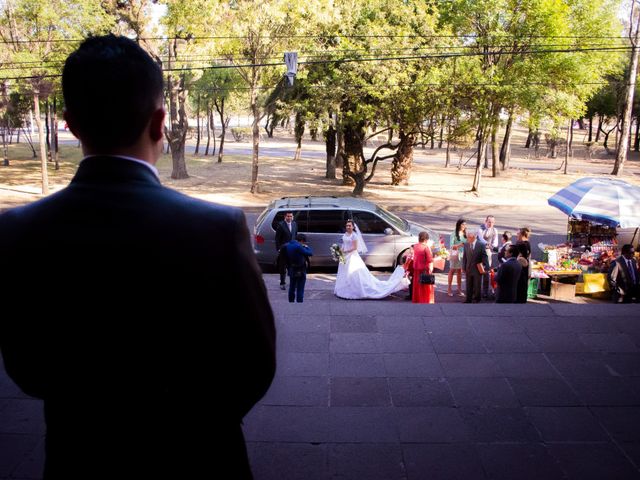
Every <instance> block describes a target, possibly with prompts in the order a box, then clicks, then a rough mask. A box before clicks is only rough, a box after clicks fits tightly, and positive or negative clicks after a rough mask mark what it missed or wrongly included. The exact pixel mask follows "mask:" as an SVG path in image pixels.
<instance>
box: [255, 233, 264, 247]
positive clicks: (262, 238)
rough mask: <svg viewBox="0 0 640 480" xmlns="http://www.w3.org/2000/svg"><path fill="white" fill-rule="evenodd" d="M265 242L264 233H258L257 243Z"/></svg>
mask: <svg viewBox="0 0 640 480" xmlns="http://www.w3.org/2000/svg"><path fill="white" fill-rule="evenodd" d="M263 243H264V237H263V236H262V235H256V244H257V245H262V244H263Z"/></svg>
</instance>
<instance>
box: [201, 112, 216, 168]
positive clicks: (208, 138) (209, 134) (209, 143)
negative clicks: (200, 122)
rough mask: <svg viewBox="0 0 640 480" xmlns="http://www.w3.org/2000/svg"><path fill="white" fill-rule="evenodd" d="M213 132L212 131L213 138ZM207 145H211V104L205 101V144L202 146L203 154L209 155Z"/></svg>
mask: <svg viewBox="0 0 640 480" xmlns="http://www.w3.org/2000/svg"><path fill="white" fill-rule="evenodd" d="M215 134H216V133H215V132H213V135H214V138H215ZM209 145H211V105H209V102H207V146H206V147H204V156H205V157H206V156H207V155H209Z"/></svg>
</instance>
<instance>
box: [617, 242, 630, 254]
mask: <svg viewBox="0 0 640 480" xmlns="http://www.w3.org/2000/svg"><path fill="white" fill-rule="evenodd" d="M632 251H633V245H631V244H630V243H625V244H624V245H623V246H622V250H621V252H620V253H622V255H627V254H629V253H631V252H632Z"/></svg>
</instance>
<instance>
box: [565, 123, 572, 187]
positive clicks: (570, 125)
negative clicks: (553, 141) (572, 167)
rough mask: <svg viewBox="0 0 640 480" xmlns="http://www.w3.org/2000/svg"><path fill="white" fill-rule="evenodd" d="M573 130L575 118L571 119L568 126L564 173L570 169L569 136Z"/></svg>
mask: <svg viewBox="0 0 640 480" xmlns="http://www.w3.org/2000/svg"><path fill="white" fill-rule="evenodd" d="M572 132H573V120H572V119H571V120H569V128H567V138H566V142H567V145H566V147H567V148H565V151H564V174H565V175H566V174H567V171H568V169H569V137H570V135H571V134H572Z"/></svg>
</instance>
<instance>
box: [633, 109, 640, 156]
mask: <svg viewBox="0 0 640 480" xmlns="http://www.w3.org/2000/svg"><path fill="white" fill-rule="evenodd" d="M633 151H634V152H638V151H640V117H636V136H635V140H634V142H633Z"/></svg>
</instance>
